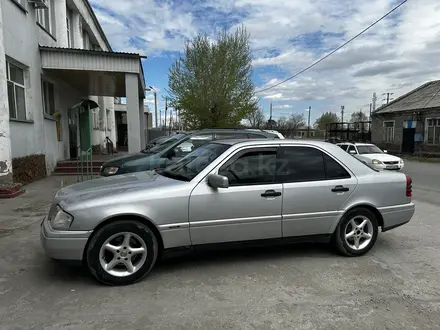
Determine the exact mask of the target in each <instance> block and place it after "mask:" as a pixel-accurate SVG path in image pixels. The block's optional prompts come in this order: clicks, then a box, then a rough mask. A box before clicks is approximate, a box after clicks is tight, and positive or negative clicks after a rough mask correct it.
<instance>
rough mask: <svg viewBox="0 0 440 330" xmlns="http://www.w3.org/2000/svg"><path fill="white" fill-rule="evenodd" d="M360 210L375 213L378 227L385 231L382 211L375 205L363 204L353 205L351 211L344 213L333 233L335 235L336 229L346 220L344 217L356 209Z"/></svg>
mask: <svg viewBox="0 0 440 330" xmlns="http://www.w3.org/2000/svg"><path fill="white" fill-rule="evenodd" d="M359 208H364V209H367V210H369V211H370V212H371V213H373V214H374V216H375V217H376V220H377V224H378V226H379V227H381V228H382V230H383V225H384V222H383V216H382V214H381V213H380V211H379V210H378V209H377V208H376V207H375V206H373V205H371V204H368V203H361V204H356V205H353V206H351V207H350V208H349V209H347V210H345V211H344V213H342V214H341V216H340V217H339V220H338V221H337V222H336V224H335V225H334V227H333V228H332V230H331V233H332V234H334V233H335V231H336V228H337V227H338V225H339V223H340V222H341V221H342V219H343V218H344V216H345V215H346V214H347V213H348V212H350V211H353V210H355V209H359Z"/></svg>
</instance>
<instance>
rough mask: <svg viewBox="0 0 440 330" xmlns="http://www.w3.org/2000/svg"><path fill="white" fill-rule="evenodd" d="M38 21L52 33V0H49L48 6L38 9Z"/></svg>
mask: <svg viewBox="0 0 440 330" xmlns="http://www.w3.org/2000/svg"><path fill="white" fill-rule="evenodd" d="M37 22H38V24H40V25H41V26H42V27H44V29H46V31H48V32H49V33H52V0H47V8H40V9H37Z"/></svg>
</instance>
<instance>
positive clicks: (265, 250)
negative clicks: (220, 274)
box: [40, 238, 393, 285]
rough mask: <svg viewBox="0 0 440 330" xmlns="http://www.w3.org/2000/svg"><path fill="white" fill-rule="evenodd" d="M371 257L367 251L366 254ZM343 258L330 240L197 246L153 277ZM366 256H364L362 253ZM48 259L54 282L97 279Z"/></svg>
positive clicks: (160, 265)
mask: <svg viewBox="0 0 440 330" xmlns="http://www.w3.org/2000/svg"><path fill="white" fill-rule="evenodd" d="M376 249H379V250H381V251H382V250H384V249H385V250H392V249H393V246H392V245H390V244H389V243H388V242H387V241H386V238H381V239H379V240H378V241H377V242H376V246H375V247H374V248H373V250H372V251H371V252H370V253H374V250H376ZM366 257H368V255H367V256H366ZM309 258H310V259H315V260H316V259H325V258H327V259H328V258H330V259H339V258H340V259H341V260H348V259H351V260H355V259H358V258H347V257H342V256H339V255H338V254H337V253H336V252H335V251H334V249H333V248H332V246H331V245H329V244H318V243H315V244H312V243H310V244H305V243H303V244H289V245H282V246H268V247H252V248H248V247H243V248H241V247H239V248H235V249H231V250H198V251H193V252H188V253H184V254H181V255H171V256H167V257H165V258H163V259H160V260H158V261H157V263H156V265H155V267H154V269H153V271H152V273H151V275H149V277H150V278H157V277H160V276H162V275H166V274H171V273H174V274H175V273H176V272H181V271H185V270H197V271H200V272H203V271H204V269H205V268H212V267H219V266H220V267H222V268H223V267H224V268H230V269H234V268H235V267H236V266H238V265H239V264H242V263H258V264H270V263H273V262H279V261H280V260H283V259H286V261H287V260H289V261H293V262H294V261H295V259H297V260H298V261H300V260H303V259H309ZM360 258H363V257H360ZM46 260H47V267H42V268H40V269H41V270H42V271H43V274H41V276H43V277H45V276H47V280H49V281H50V282H51V283H56V282H64V283H68V284H69V285H70V284H76V283H81V284H83V285H84V284H86V285H89V284H90V285H96V281H95V280H94V279H93V277H92V276H91V275H90V273H89V271H88V269H87V266H85V265H78V264H76V265H72V264H68V263H64V262H61V261H55V260H50V259H46Z"/></svg>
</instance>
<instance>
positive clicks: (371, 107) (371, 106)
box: [368, 103, 373, 120]
mask: <svg viewBox="0 0 440 330" xmlns="http://www.w3.org/2000/svg"><path fill="white" fill-rule="evenodd" d="M372 109H373V104H372V103H370V117H368V120H371V110H372Z"/></svg>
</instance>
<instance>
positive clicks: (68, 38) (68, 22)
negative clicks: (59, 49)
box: [66, 11, 72, 48]
mask: <svg viewBox="0 0 440 330" xmlns="http://www.w3.org/2000/svg"><path fill="white" fill-rule="evenodd" d="M69 16H70V12H69V11H67V17H66V25H67V47H69V48H72V38H71V37H70V18H69Z"/></svg>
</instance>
